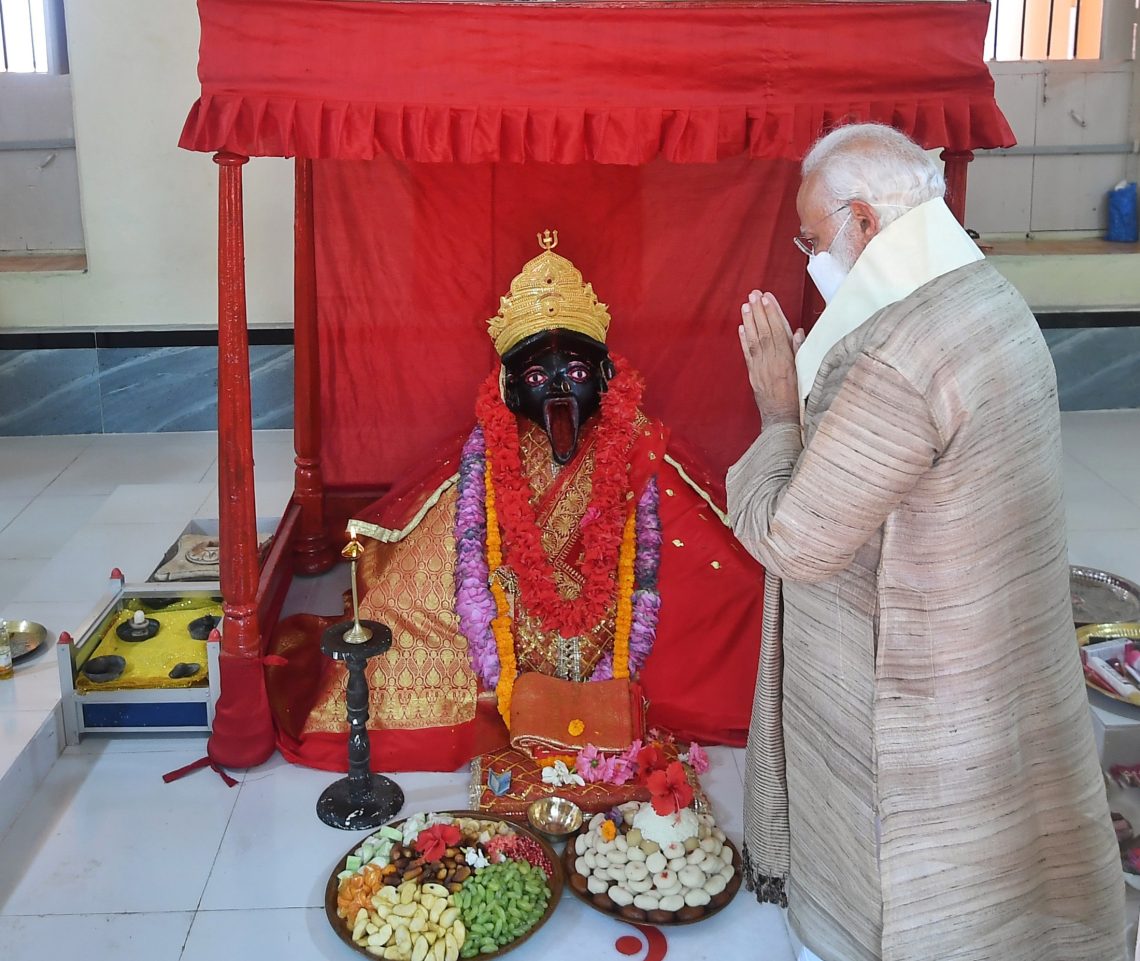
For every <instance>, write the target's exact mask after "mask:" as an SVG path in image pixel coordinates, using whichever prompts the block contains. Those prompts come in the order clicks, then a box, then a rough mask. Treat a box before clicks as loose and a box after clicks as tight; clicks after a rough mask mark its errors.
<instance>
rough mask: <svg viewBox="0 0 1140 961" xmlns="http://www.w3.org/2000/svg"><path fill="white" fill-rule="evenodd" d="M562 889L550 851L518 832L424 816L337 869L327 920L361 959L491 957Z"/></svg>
mask: <svg viewBox="0 0 1140 961" xmlns="http://www.w3.org/2000/svg"><path fill="white" fill-rule="evenodd" d="M562 884H563V878H562V866H561V864H560V863H559V861H558V857H557V855H556V854H555V853H554V849H553V848H551V846H550V845H549V844H547V843H546V841H544V840H543V839H542V838H540V837H538V836H537V835H535V834H534V833H533V832H532V831H530V830H529V829H528V828H526V827H524V826H523V825H521V824H518V823H516V822H514V821H511V820H507V819H502V818H492V817H488V816H487V815H486V814H485V813H479V812H475V811H440V812H424V813H420V814H415V815H413V816H412V817H409V818H405V819H403V820H400V821H394V822H393V823H391V824H386V825H384V826H383V827H382V828H380V829H379V830H378V831H376V832H374V833H373V834H371V835H369V836H368V837H367V838H365V839H364V840H363V841H362V842H361V843H359V844H358V845H356V846H355V847H354V848H353V849H352V850H351V851H349V852H348V853H347V854H346V855H345V856H344V857H343V858H342V859H341V860H340V861H339V862H338V863H337V867H336V869H335V870H334V871H333V873H332V875H331V876H330V877H329V880H328V884H327V886H326V888H325V914H326V916H327V917H328V919H329V923H330V924H331V925H332V927H333V930H335V931H336V933H337V935H338V936H339V937H340V939H341V940H342V941H344V942H345V944H347V945H349V946H350V947H351V948H353V949H354V950H355V951H357V952H359V953H361V954H363V955H365V956H366V957H371V958H385V959H388V961H458V959H460V958H474V957H480V958H493V957H497V956H498V955H500V954H504V953H505V952H507V951H509V950H511V949H512V948H515V947H517V946H518V945H520V944H521V943H522V942H523V941H525V940H526V939H527V938H529V937H530V936H531V935H532V934H534V932H535V931H537V930H538V929H539V928H541V927H542V925H543V924H545V923H546V921H547V919H548V918H549V917H550V915H551V914H552V913H553V912H554V908H555V906H556V905H557V904H558V900H559V898H560V897H561V895H562Z"/></svg>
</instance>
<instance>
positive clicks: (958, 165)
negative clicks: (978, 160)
mask: <svg viewBox="0 0 1140 961" xmlns="http://www.w3.org/2000/svg"><path fill="white" fill-rule="evenodd" d="M941 157H942V159H943V160H944V161H945V162H946V170H945V175H946V206H947V207H949V208H950V212H951V213H952V214H953V215H954V216H955V217H957V218H958V223H960V224H961V225H962V226H963V227H964V226H966V168H967V167H968V166H969V163H970V161H971V160H973V159H974V152H973V151H972V150H943V151H942V154H941Z"/></svg>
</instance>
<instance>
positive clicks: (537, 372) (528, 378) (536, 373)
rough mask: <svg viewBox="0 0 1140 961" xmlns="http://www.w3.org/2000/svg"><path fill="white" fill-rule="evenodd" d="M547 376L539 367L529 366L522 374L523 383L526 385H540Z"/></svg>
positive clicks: (544, 381) (545, 380)
mask: <svg viewBox="0 0 1140 961" xmlns="http://www.w3.org/2000/svg"><path fill="white" fill-rule="evenodd" d="M548 379H549V378H548V377H547V376H546V371H545V370H543V369H542V368H541V367H531V368H530V369H528V370H527V371H526V372H525V373H524V374H523V383H524V384H526V385H527V387H541V386H542V385H543V384H545V383H546V382H547V380H548Z"/></svg>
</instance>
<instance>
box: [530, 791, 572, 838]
mask: <svg viewBox="0 0 1140 961" xmlns="http://www.w3.org/2000/svg"><path fill="white" fill-rule="evenodd" d="M526 819H527V820H528V821H529V822H530V826H531V827H532V828H534V829H535V831H537V832H538V833H539V834H541V835H542V836H543V837H544V838H546V840H548V841H549V842H550V843H551V844H558V843H559V842H560V841H565V840H566V839H567V838H568V837H569V836H570V835H571V834H573V833H574V832H575V831H577V830H578V828H580V827H581V826H582V809H581V808H580V807H578V805H577V804H575V803H574V802H573V801H568V800H567V799H566V798H564V797H544V798H540V799H539V800H537V801H535V802H534V803H533V804H532V805H531V806H530V807H529V808H527V810H526Z"/></svg>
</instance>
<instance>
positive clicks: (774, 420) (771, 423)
mask: <svg viewBox="0 0 1140 961" xmlns="http://www.w3.org/2000/svg"><path fill="white" fill-rule="evenodd" d="M799 422H800V412H799V409H798V408H797V409H796V410H788V409H781V410H771V411H764V412H762V413H761V415H760V425H761V429H763V428H764V427H775V426H776V425H777V424H796V425H797V426H798V425H799Z"/></svg>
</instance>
